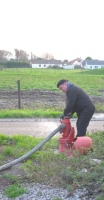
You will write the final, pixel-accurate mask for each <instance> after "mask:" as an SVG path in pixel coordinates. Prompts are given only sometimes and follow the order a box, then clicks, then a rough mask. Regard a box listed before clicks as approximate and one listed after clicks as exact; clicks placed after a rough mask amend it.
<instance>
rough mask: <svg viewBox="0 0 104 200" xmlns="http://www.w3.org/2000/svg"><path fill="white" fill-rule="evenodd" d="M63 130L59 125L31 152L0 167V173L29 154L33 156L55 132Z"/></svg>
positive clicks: (62, 126)
mask: <svg viewBox="0 0 104 200" xmlns="http://www.w3.org/2000/svg"><path fill="white" fill-rule="evenodd" d="M63 128H65V124H61V125H60V126H59V127H58V128H56V129H55V130H54V131H53V132H52V133H50V135H48V136H47V137H46V138H45V139H44V140H43V141H42V142H40V143H39V144H38V145H37V146H36V147H34V148H33V149H32V150H30V151H29V152H28V153H26V154H25V155H23V156H21V157H20V158H18V159H16V160H13V161H11V162H9V163H7V164H5V165H2V166H0V171H2V170H5V169H7V168H9V167H11V166H12V165H15V164H17V163H19V162H21V161H23V160H25V159H27V158H28V157H29V156H30V155H31V154H33V153H34V152H35V151H37V150H38V149H40V147H42V146H43V145H44V144H45V143H46V142H47V141H48V140H50V139H51V138H52V137H53V136H54V135H55V134H56V133H57V132H59V131H60V130H61V129H63Z"/></svg>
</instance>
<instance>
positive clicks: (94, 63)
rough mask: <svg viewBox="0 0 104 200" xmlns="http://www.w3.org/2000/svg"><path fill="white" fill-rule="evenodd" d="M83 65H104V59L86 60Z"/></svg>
mask: <svg viewBox="0 0 104 200" xmlns="http://www.w3.org/2000/svg"><path fill="white" fill-rule="evenodd" d="M82 64H83V65H86V64H87V65H104V60H84V61H83V62H82Z"/></svg>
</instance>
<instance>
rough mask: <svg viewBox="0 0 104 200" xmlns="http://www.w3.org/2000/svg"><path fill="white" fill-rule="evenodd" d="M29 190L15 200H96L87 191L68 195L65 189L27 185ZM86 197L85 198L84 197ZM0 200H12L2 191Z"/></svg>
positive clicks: (78, 191)
mask: <svg viewBox="0 0 104 200" xmlns="http://www.w3.org/2000/svg"><path fill="white" fill-rule="evenodd" d="M25 188H27V189H28V193H27V194H23V195H21V196H19V197H16V198H14V199H15V200H65V199H66V200H87V199H88V200H95V198H88V197H87V196H86V195H87V194H88V192H87V190H86V189H83V190H76V191H75V192H74V193H73V194H70V193H68V191H67V190H65V189H63V188H56V187H51V186H46V185H42V184H38V183H37V184H32V185H30V184H29V185H28V184H26V185H25ZM84 196H85V197H84ZM0 200H11V198H8V197H7V196H5V195H4V194H3V192H1V191H0Z"/></svg>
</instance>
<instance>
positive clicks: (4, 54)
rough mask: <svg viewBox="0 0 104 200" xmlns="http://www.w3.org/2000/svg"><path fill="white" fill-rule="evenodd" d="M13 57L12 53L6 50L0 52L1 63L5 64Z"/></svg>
mask: <svg viewBox="0 0 104 200" xmlns="http://www.w3.org/2000/svg"><path fill="white" fill-rule="evenodd" d="M11 55H12V53H11V52H9V51H6V50H0V61H1V62H5V61H7V60H8V58H9V57H10V56H11Z"/></svg>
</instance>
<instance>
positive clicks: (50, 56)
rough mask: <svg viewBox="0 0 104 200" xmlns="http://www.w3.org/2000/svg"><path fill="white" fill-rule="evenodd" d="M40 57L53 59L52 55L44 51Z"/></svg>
mask: <svg viewBox="0 0 104 200" xmlns="http://www.w3.org/2000/svg"><path fill="white" fill-rule="evenodd" d="M41 58H43V59H45V60H53V59H54V56H53V55H51V54H49V53H44V54H43V55H42V56H41Z"/></svg>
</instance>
